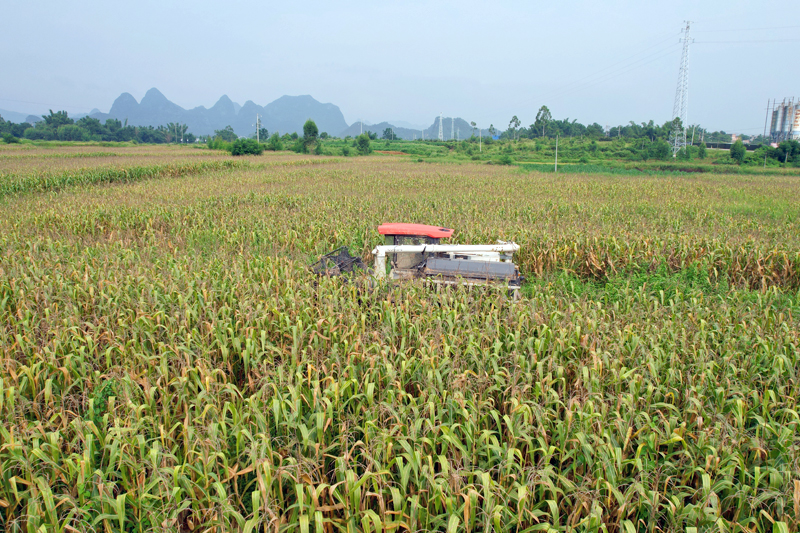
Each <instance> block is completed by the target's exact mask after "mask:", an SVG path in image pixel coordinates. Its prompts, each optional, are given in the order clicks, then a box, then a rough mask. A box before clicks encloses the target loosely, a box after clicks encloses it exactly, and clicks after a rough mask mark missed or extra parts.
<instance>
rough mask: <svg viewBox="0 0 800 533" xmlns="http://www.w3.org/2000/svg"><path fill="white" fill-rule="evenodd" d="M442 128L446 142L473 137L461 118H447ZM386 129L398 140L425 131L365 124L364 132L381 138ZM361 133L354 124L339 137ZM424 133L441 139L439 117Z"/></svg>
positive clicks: (382, 124)
mask: <svg viewBox="0 0 800 533" xmlns="http://www.w3.org/2000/svg"><path fill="white" fill-rule="evenodd" d="M451 125H452V126H451ZM442 126H443V128H442V137H443V139H444V140H445V141H449V140H450V139H451V138H455V139H459V140H464V139H469V137H470V136H471V135H472V126H470V125H469V124H468V123H467V121H466V120H464V119H461V118H456V119H455V121H453V119H452V118H450V117H445V118H444V120H442ZM386 128H392V129H393V130H394V134H395V136H397V138H398V139H406V140H412V139H420V138H422V137H423V130H418V129H410V128H402V127H396V126H395V125H393V124H390V123H389V122H381V123H379V124H367V123H366V122H365V123H364V124H363V131H371V132H373V133H376V134H377V135H378V137H379V138H380V137H382V136H383V132H384V130H386ZM451 130H452V137H451ZM361 131H362V124H361V122H354V123H353V124H351V125H350V126H348V128H347V129H346V130H344V131H343V132H342V133H340V134H339V135H340V136H341V137H346V136H348V135H349V136H351V137H355V136H357V135H359V134H360V133H361ZM482 131H483V136H484V137H486V136H488V135H489V131H488V130H486V129H484V130H482ZM424 133H425V135H424V138H425V139H429V140H430V139H438V138H439V117H436V118H435V119H434V121H433V124H431V125H430V126H428V127H427V128H425V129H424ZM475 135H478V130H477V129H476V130H475Z"/></svg>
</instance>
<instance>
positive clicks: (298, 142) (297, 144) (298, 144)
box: [291, 138, 308, 154]
mask: <svg viewBox="0 0 800 533" xmlns="http://www.w3.org/2000/svg"><path fill="white" fill-rule="evenodd" d="M291 150H292V152H295V153H297V154H306V153H308V149H307V147H306V143H304V142H303V139H299V138H298V139H295V140H294V144H293V145H292V148H291Z"/></svg>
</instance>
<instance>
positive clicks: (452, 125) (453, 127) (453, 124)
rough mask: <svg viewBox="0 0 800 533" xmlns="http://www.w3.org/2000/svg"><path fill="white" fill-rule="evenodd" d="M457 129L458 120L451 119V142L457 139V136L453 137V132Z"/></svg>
mask: <svg viewBox="0 0 800 533" xmlns="http://www.w3.org/2000/svg"><path fill="white" fill-rule="evenodd" d="M455 127H456V119H454V118H451V119H450V140H451V141H452V140H453V139H455V135H453V130H454V129H455Z"/></svg>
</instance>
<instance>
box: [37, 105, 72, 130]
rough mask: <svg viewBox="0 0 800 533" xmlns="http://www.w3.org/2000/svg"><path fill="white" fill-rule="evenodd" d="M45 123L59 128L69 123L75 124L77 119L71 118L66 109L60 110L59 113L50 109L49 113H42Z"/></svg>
mask: <svg viewBox="0 0 800 533" xmlns="http://www.w3.org/2000/svg"><path fill="white" fill-rule="evenodd" d="M42 118H43V119H44V122H45V124H47V125H48V126H50V127H52V128H55V129H58V127H59V126H66V125H67V124H74V123H75V121H74V120H72V119H71V118H69V115H67V112H66V111H59V112H58V113H53V110H52V109H51V110H50V114H49V115H42Z"/></svg>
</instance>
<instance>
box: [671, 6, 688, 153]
mask: <svg viewBox="0 0 800 533" xmlns="http://www.w3.org/2000/svg"><path fill="white" fill-rule="evenodd" d="M690 24H691V21H689V20H687V21H686V28H685V29H684V30H683V53H682V54H681V68H680V71H679V72H678V88H677V89H676V90H675V105H674V106H673V107H672V120H673V121H674V126H673V128H672V133H670V144H672V157H675V156H676V155H677V154H678V150H680V149H681V148H683V147H684V146H687V143H686V128H688V127H689V43H691V40H690V39H689V25H690ZM676 118H678V119H680V124H678V122H677V121H675V119H676Z"/></svg>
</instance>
